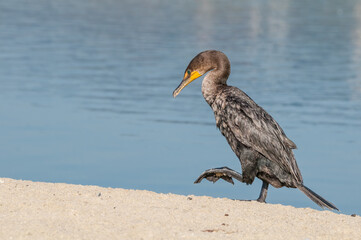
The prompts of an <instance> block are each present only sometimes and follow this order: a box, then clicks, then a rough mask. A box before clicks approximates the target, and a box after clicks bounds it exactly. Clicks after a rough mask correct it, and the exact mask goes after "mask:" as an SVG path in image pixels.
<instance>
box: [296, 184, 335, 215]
mask: <svg viewBox="0 0 361 240" xmlns="http://www.w3.org/2000/svg"><path fill="white" fill-rule="evenodd" d="M297 188H298V189H300V190H301V191H302V192H303V193H304V194H306V196H307V197H309V198H310V199H311V200H312V201H314V202H315V203H316V204H317V205H319V206H320V207H322V208H324V207H327V208H328V209H331V210H337V211H340V210H338V208H337V207H336V206H335V205H334V204H333V203H331V202H329V201H327V200H326V199H324V198H323V197H321V196H320V195H318V194H317V193H315V192H314V191H312V190H311V189H309V188H308V187H306V186H304V185H303V184H300V185H299V186H297Z"/></svg>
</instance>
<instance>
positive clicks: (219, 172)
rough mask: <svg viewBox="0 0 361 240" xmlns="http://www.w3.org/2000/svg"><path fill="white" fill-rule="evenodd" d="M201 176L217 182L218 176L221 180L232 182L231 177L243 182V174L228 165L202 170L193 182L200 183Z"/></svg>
mask: <svg viewBox="0 0 361 240" xmlns="http://www.w3.org/2000/svg"><path fill="white" fill-rule="evenodd" d="M203 178H205V179H207V180H208V181H210V182H213V183H215V182H217V181H218V180H219V179H220V178H222V179H223V180H225V181H227V182H229V183H232V184H234V182H233V179H232V178H234V179H236V180H238V181H240V182H243V176H242V174H240V173H239V172H236V171H234V170H233V169H230V168H228V167H220V168H211V169H208V170H206V171H204V172H203V173H202V174H201V175H200V176H199V177H198V178H197V180H195V181H194V183H200V182H201V181H202V180H203Z"/></svg>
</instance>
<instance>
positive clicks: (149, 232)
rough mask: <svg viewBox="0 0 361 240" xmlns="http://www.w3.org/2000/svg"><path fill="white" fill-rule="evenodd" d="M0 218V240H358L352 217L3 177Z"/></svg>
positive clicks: (360, 228)
mask: <svg viewBox="0 0 361 240" xmlns="http://www.w3.org/2000/svg"><path fill="white" fill-rule="evenodd" d="M0 216H1V218H0V239H361V217H360V216H355V217H352V216H349V215H343V214H338V213H333V212H330V211H317V210H313V209H309V208H302V209H301V208H294V207H292V206H283V205H278V204H262V203H258V202H253V201H252V202H251V201H237V200H230V199H226V198H212V197H207V196H182V195H175V194H159V193H155V192H151V191H144V190H126V189H121V188H102V187H97V186H81V185H71V184H63V183H42V182H31V181H22V180H14V179H9V178H1V179H0Z"/></svg>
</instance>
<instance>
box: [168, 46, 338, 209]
mask: <svg viewBox="0 0 361 240" xmlns="http://www.w3.org/2000/svg"><path fill="white" fill-rule="evenodd" d="M230 71H231V64H230V62H229V60H228V58H227V56H226V55H225V54H224V53H222V52H220V51H216V50H208V51H204V52H201V53H199V54H198V55H197V56H196V57H194V58H193V60H192V61H191V62H190V63H189V65H188V67H187V69H186V70H185V73H184V78H183V81H182V82H181V83H180V84H179V86H178V87H177V88H176V89H175V90H174V92H173V97H176V96H177V95H178V94H179V93H180V91H181V90H182V89H183V88H184V87H185V86H187V85H188V84H189V83H190V82H192V81H193V80H195V79H197V78H199V77H200V76H202V75H204V74H206V73H207V72H208V74H207V75H206V76H205V77H204V79H203V82H202V94H203V97H204V98H205V100H206V102H207V103H208V104H209V105H210V107H211V108H212V109H213V111H214V116H215V119H216V125H217V127H218V128H219V129H220V131H221V133H222V135H223V136H224V137H225V138H226V139H227V142H228V144H229V145H230V147H231V148H232V150H233V152H234V153H235V154H236V155H237V157H238V159H239V160H240V162H241V167H242V174H240V173H238V172H236V171H234V170H232V169H230V168H228V167H221V168H212V169H208V170H206V171H205V172H203V173H202V174H201V175H200V176H199V177H198V179H197V180H196V181H195V182H194V183H199V182H201V181H202V179H203V178H206V179H207V180H209V181H212V182H216V181H217V180H218V179H220V178H222V179H223V180H225V181H227V182H230V183H233V180H232V178H235V179H237V180H238V181H240V182H244V183H246V184H252V182H253V181H254V179H255V177H258V178H259V179H261V180H262V181H263V184H262V189H261V193H260V195H259V198H258V199H257V201H259V202H265V200H266V196H267V189H268V185H269V184H271V185H272V186H273V187H275V188H280V187H284V186H285V187H289V188H298V189H300V190H301V191H302V192H303V193H305V194H306V195H307V197H309V198H310V199H311V200H312V201H314V202H315V203H316V204H318V205H319V206H321V207H322V208H323V207H326V208H329V209H335V210H338V209H337V207H336V206H335V205H334V204H332V203H331V202H329V201H327V200H326V199H324V198H323V197H321V196H320V195H318V194H316V193H315V192H313V191H312V190H311V189H309V188H307V187H306V186H305V185H303V179H302V175H301V172H300V170H299V168H298V166H297V162H296V159H295V157H294V155H293V152H292V149H296V144H295V143H293V142H292V141H291V140H290V139H289V138H288V137H287V136H286V134H285V133H284V132H283V130H282V128H281V127H280V126H279V125H278V123H277V122H276V121H275V120H274V119H273V118H272V117H271V115H269V114H268V113H267V112H266V111H265V110H264V109H263V108H262V107H260V106H258V105H257V104H256V103H255V102H254V101H253V100H252V99H251V98H250V97H249V96H248V95H247V94H246V93H244V92H243V91H242V90H240V89H238V88H236V87H232V86H228V85H227V79H228V77H229V74H230Z"/></svg>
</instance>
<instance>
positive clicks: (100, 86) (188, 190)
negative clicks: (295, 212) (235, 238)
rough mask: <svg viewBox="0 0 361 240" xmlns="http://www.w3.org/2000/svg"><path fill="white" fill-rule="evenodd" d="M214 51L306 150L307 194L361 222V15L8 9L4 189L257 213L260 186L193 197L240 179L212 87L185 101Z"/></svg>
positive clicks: (325, 5)
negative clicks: (119, 195) (219, 201)
mask: <svg viewBox="0 0 361 240" xmlns="http://www.w3.org/2000/svg"><path fill="white" fill-rule="evenodd" d="M206 49H218V50H221V51H223V52H225V53H226V54H227V55H228V57H229V59H230V60H231V64H232V73H231V76H230V79H229V84H231V85H234V86H237V87H239V88H241V89H243V90H244V91H245V92H246V93H247V94H248V95H250V96H251V97H252V98H253V99H254V100H255V101H256V102H257V103H258V104H259V105H261V106H262V107H263V108H265V109H266V110H267V111H268V112H269V113H270V114H271V115H272V116H273V117H274V118H275V119H276V120H277V121H278V122H279V123H280V125H281V126H282V128H283V129H284V131H285V132H286V134H287V135H288V137H289V138H291V139H292V140H293V141H294V142H295V143H296V144H297V146H298V149H297V150H295V155H296V159H297V161H298V165H299V167H300V169H301V172H302V174H303V177H304V180H305V185H307V186H308V187H310V188H311V189H313V190H314V191H315V192H317V193H319V194H320V195H322V196H324V197H325V198H326V199H328V200H330V201H331V202H333V203H335V204H336V206H337V207H338V208H339V209H340V210H341V211H342V212H343V213H347V214H351V213H357V214H361V204H360V199H361V187H360V186H361V180H360V171H361V2H360V1H296V0H294V1H291V0H289V1H287V0H284V1H272V2H269V1H262V0H252V1H251V0H249V1H248V0H242V1H215V0H214V1H213V0H204V1H203V0H199V1H190V0H186V1H171V2H170V1H146V0H135V1H134V0H122V1H116V0H105V1H100V0H90V1H89V0H72V1H70V0H64V1H48V0H34V1H25V0H16V1H10V0H5V1H1V2H0V112H1V117H0V132H1V135H0V163H1V168H0V176H1V177H11V178H16V179H28V180H33V181H46V182H66V183H73V184H94V185H101V186H106V187H122V188H134V189H147V190H152V191H156V192H164V193H168V192H172V193H178V194H186V195H187V194H195V195H209V196H214V197H228V198H234V199H256V198H257V197H258V194H259V190H260V187H261V182H260V181H259V180H255V182H254V184H253V185H251V186H246V185H244V184H241V183H236V184H235V185H234V186H232V185H231V184H227V183H225V182H221V181H219V182H217V183H215V184H212V183H209V182H205V181H204V182H202V183H201V184H199V185H194V184H193V181H194V180H195V179H196V178H197V177H198V175H199V174H200V173H201V172H202V171H203V170H205V169H208V168H211V167H220V166H228V167H231V168H233V169H236V170H238V171H240V165H239V162H238V159H237V158H236V157H235V155H234V154H233V152H232V151H231V149H230V148H229V146H228V145H227V143H226V140H225V139H224V138H223V136H221V134H220V133H219V131H218V130H217V129H216V127H215V121H214V117H213V113H212V111H211V109H210V107H209V106H208V105H207V103H206V102H205V101H204V99H203V97H202V95H201V90H200V86H201V80H198V81H194V82H193V83H192V84H190V85H189V86H187V87H186V88H185V89H184V90H183V91H182V92H181V94H180V95H179V96H178V97H177V98H176V99H173V97H172V92H173V90H174V88H175V87H177V86H178V84H179V82H180V81H181V79H182V76H183V73H184V70H185V68H186V66H187V65H188V63H189V61H190V60H191V59H192V58H193V57H194V56H195V55H196V54H197V53H198V52H200V51H203V50H206ZM267 201H268V202H270V203H279V204H285V205H293V206H296V207H311V208H315V209H319V208H318V206H317V205H315V204H314V203H313V202H312V201H311V200H309V199H308V198H307V197H306V196H305V195H303V193H301V192H300V191H298V190H295V189H286V188H284V189H283V188H282V189H274V188H271V189H270V190H269V194H268V198H267Z"/></svg>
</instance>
